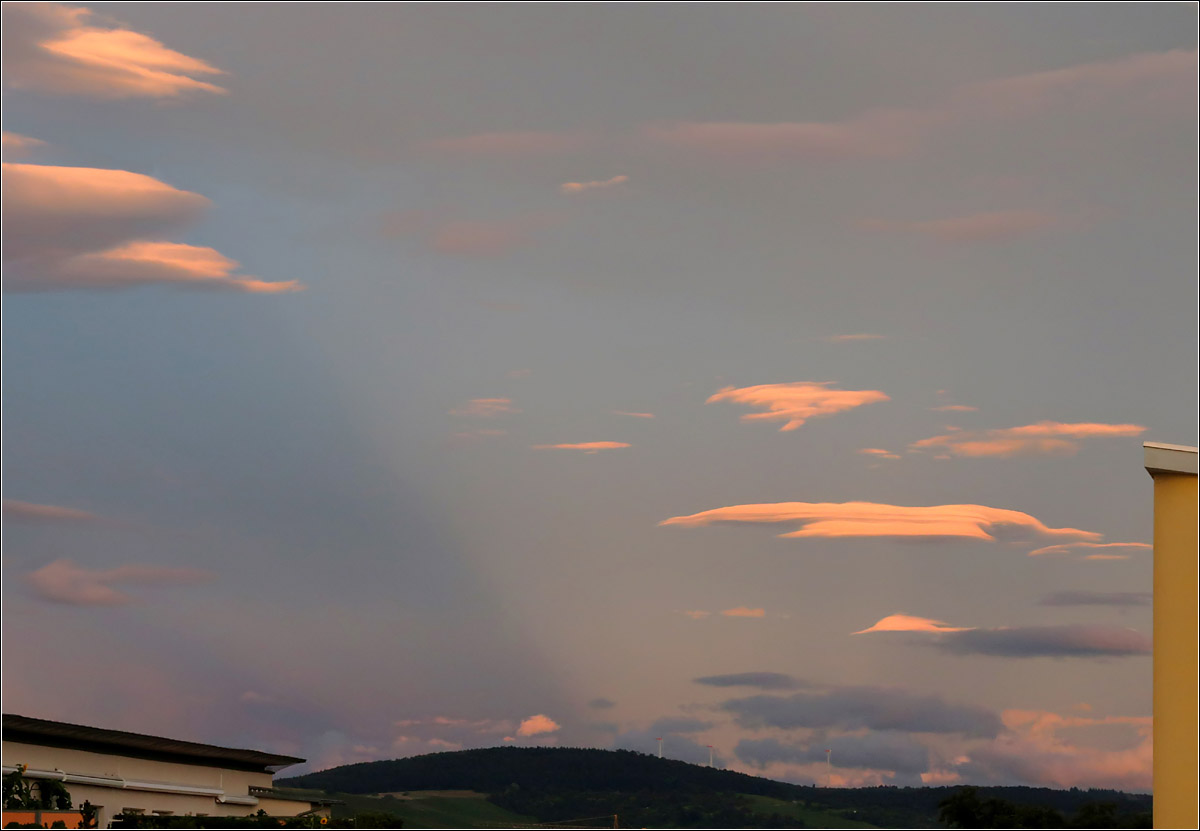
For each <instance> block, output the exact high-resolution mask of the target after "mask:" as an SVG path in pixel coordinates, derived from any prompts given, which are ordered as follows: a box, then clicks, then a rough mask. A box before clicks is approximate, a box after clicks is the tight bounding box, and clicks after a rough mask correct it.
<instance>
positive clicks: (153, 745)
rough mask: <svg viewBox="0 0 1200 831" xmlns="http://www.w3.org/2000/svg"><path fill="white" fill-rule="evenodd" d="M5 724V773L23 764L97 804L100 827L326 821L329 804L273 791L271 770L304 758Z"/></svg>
mask: <svg viewBox="0 0 1200 831" xmlns="http://www.w3.org/2000/svg"><path fill="white" fill-rule="evenodd" d="M3 726H4V742H3V744H4V751H3V756H4V758H3V762H4V774H5V775H8V774H10V773H12V772H13V771H14V770H19V769H20V766H23V767H24V772H23V774H22V775H23V777H24V778H25V779H26V780H29V781H31V782H34V783H36V782H39V781H44V780H57V781H59V782H62V783H63V784H64V785H65V786H66V788H67V790H68V791H69V792H70V794H71V800H72V803H73V805H74V806H75V807H78V806H80V805H82V804H83V802H84V801H85V800H86V801H88V802H90V803H91V804H92V805H94V806H96V808H97V809H98V813H97V825H98V827H100V828H105V827H107V826H108V824H109V823H110V822H111V821H112V818H113V816H114V815H116V814H119V813H122V812H138V813H143V814H157V815H160V816H162V815H170V814H178V815H183V814H192V815H195V816H245V815H247V814H254V813H257V812H258V811H260V810H263V811H266V812H267V813H268V814H270V815H272V816H298V815H300V814H310V813H312V814H319V815H321V816H328V815H329V805H330V804H332V803H331V802H330V801H325V802H310V801H299V800H297V799H295V798H294V797H291V798H289V797H286V796H283V795H281V794H278V793H276V792H275V791H274V790H273V788H272V777H273V776H274V774H275V773H276V772H277V771H279V770H282V769H283V768H286V767H290V766H292V765H296V764H299V763H301V762H303V761H304V760H303V759H298V758H296V757H294V756H280V755H277V754H274V753H263V752H262V751H258V750H241V749H237V748H230V747H217V746H215V745H209V744H199V743H196V742H186V741H180V740H178V739H167V738H162V737H159V736H146V735H142V734H140V733H126V732H124V731H121V730H102V729H100V728H97V727H84V726H82V725H78V724H65V723H63V722H60V721H46V720H45V719H38V718H27V717H25V716H17V715H5V716H4V717H3ZM15 813H17V812H10V811H5V812H4V821H3V824H4V825H7V824H8V823H9V822H11V821H13V820H18V818H17V817H16V816H15ZM30 819H32V818H30ZM18 821H22V820H18ZM23 821H28V820H23ZM69 824H71V825H73V824H74V823H69Z"/></svg>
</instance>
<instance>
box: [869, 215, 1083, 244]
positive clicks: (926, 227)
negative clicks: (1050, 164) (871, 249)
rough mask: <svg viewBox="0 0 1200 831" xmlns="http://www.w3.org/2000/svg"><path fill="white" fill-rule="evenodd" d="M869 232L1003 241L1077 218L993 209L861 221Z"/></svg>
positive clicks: (1070, 224) (1058, 226)
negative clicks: (917, 218) (935, 216)
mask: <svg viewBox="0 0 1200 831" xmlns="http://www.w3.org/2000/svg"><path fill="white" fill-rule="evenodd" d="M859 224H860V225H861V227H863V228H865V229H867V230H870V231H892V232H898V233H905V234H916V235H918V236H924V237H929V238H930V239H935V240H938V241H939V242H1004V241H1008V240H1014V239H1020V238H1022V237H1026V236H1030V235H1033V234H1039V233H1043V232H1046V231H1054V230H1061V229H1065V228H1072V227H1078V225H1079V221H1078V219H1077V218H1070V217H1066V216H1062V215H1058V214H1051V213H1045V212H1042V211H1033V210H1014V211H993V212H990V213H979V214H970V215H967V216H957V217H950V218H947V219H933V220H925V221H916V222H914V221H897V220H876V219H871V220H863V221H862V222H861V223H859Z"/></svg>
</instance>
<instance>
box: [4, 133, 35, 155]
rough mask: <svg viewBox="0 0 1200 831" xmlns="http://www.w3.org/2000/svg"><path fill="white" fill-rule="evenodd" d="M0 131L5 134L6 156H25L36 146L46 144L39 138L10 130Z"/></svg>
mask: <svg viewBox="0 0 1200 831" xmlns="http://www.w3.org/2000/svg"><path fill="white" fill-rule="evenodd" d="M0 133H2V136H3V149H4V155H6V156H25V155H28V154H29V152H30V151H31V150H33V149H34V148H36V147H44V146H45V144H46V142H44V141H40V140H39V139H35V138H30V137H29V136H22V135H19V134H18V133H10V132H9V131H8V130H3V131H0Z"/></svg>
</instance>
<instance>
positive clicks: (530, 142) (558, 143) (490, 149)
mask: <svg viewBox="0 0 1200 831" xmlns="http://www.w3.org/2000/svg"><path fill="white" fill-rule="evenodd" d="M588 141H589V138H588V136H587V135H586V134H584V133H570V132H567V133H555V132H549V131H537V130H527V131H524V132H520V131H513V132H498V133H478V134H476V135H473V136H462V137H459V138H443V139H437V140H436V141H431V142H428V143H426V144H425V145H424V146H425V148H426V149H429V150H432V151H434V152H437V153H444V154H447V155H453V156H478V157H486V156H499V157H520V156H532V157H542V156H554V155H560V154H562V153H570V152H574V151H576V150H580V149H582V148H583V147H585V146H586V145H587V144H588ZM618 178H619V177H618Z"/></svg>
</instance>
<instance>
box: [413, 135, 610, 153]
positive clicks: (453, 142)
mask: <svg viewBox="0 0 1200 831" xmlns="http://www.w3.org/2000/svg"><path fill="white" fill-rule="evenodd" d="M587 143H588V137H587V136H586V135H585V134H583V133H553V132H548V131H536V130H527V131H524V132H520V131H514V132H500V133H479V134H477V135H473V136H462V137H459V138H443V139H438V140H436V141H431V142H428V143H427V144H426V145H425V147H426V148H427V149H430V150H433V151H436V152H438V153H445V154H447V155H454V156H499V157H519V156H534V157H540V156H553V155H559V154H561V153H569V152H573V151H576V150H579V149H581V148H583V147H584V146H586V145H587Z"/></svg>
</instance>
